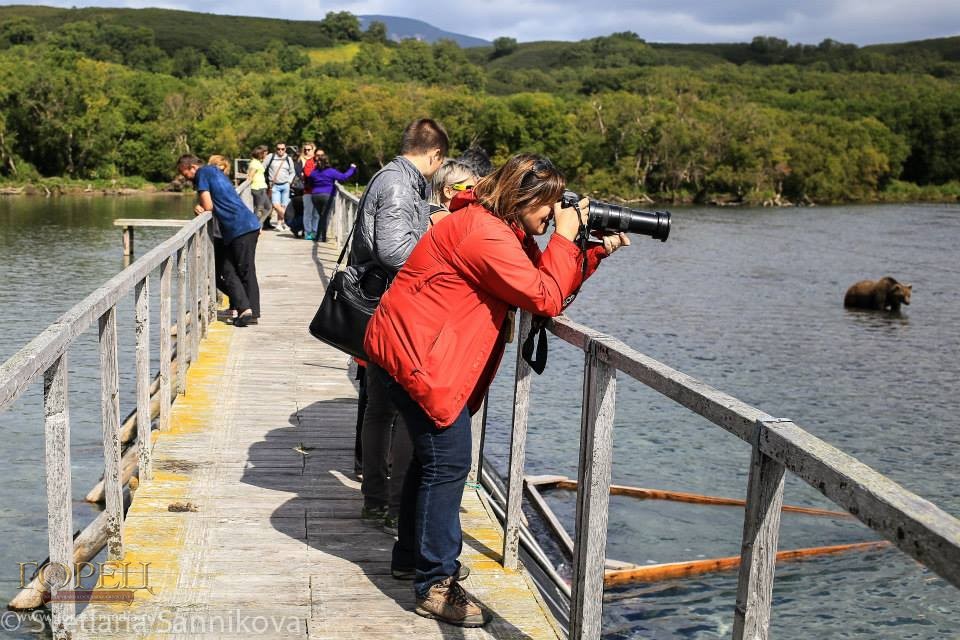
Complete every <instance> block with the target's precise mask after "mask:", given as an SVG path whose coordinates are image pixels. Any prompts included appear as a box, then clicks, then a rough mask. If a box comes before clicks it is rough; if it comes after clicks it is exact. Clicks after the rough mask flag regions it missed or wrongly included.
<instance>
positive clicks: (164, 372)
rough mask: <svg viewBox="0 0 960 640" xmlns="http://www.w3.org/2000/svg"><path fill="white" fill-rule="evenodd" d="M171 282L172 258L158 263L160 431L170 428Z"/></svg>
mask: <svg viewBox="0 0 960 640" xmlns="http://www.w3.org/2000/svg"><path fill="white" fill-rule="evenodd" d="M172 280H173V258H171V257H167V259H166V260H164V261H163V262H162V263H160V431H166V430H167V429H168V428H169V427H170V359H171V358H172V357H173V341H172V340H171V339H170V317H171V314H170V311H171V309H170V307H171V306H172V305H171V302H172V299H171V291H170V288H171V287H170V285H171V284H172V282H171V281H172Z"/></svg>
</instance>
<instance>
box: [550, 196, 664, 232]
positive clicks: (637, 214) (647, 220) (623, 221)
mask: <svg viewBox="0 0 960 640" xmlns="http://www.w3.org/2000/svg"><path fill="white" fill-rule="evenodd" d="M579 203H580V196H578V195H577V194H576V193H574V192H573V191H564V192H563V197H562V198H561V199H560V206H561V207H563V208H567V207H575V208H577V210H579ZM587 228H588V229H590V230H591V231H625V232H627V233H642V234H643V235H645V236H650V237H651V238H653V239H654V240H659V241H661V242H666V241H667V236H669V235H670V212H669V211H641V210H639V209H630V208H627V207H621V206H619V205H615V204H610V203H609V202H601V201H600V200H593V199H591V200H590V213H589V214H588V217H587Z"/></svg>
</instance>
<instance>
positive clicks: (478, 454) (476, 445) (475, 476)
mask: <svg viewBox="0 0 960 640" xmlns="http://www.w3.org/2000/svg"><path fill="white" fill-rule="evenodd" d="M488 399H489V398H488V397H487V396H484V398H483V404H482V405H480V410H479V411H477V412H476V413H475V414H473V418H471V419H470V436H471V438H472V442H471V444H470V455H471V456H472V461H471V462H470V474H469V475H467V482H471V483H473V484H476V483H478V482H480V466H481V465H482V464H483V446H482V443H483V430H484V429H485V428H486V427H487V400H488Z"/></svg>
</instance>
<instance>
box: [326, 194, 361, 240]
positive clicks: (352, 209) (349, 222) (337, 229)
mask: <svg viewBox="0 0 960 640" xmlns="http://www.w3.org/2000/svg"><path fill="white" fill-rule="evenodd" d="M359 206H360V198H358V197H357V196H355V195H353V194H352V193H350V192H349V191H347V190H346V189H344V188H343V187H342V186H341V185H339V184H338V185H337V193H336V199H335V200H334V201H333V213H332V215H333V223H332V224H333V232H332V233H333V237H334V238H336V242H337V249H342V248H343V243H344V242H346V241H347V236H348V235H350V229H352V228H353V223H354V222H356V220H357V208H358V207H359Z"/></svg>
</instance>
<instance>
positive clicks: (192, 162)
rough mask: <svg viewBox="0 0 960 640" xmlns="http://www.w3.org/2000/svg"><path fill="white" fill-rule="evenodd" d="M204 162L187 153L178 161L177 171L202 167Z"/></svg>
mask: <svg viewBox="0 0 960 640" xmlns="http://www.w3.org/2000/svg"><path fill="white" fill-rule="evenodd" d="M202 164H203V162H201V161H200V158H198V157H197V156H195V155H193V154H192V153H185V154H183V155H182V156H180V158H179V159H178V160H177V171H179V170H180V169H187V168H189V167H195V166H200V165H202Z"/></svg>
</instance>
